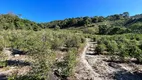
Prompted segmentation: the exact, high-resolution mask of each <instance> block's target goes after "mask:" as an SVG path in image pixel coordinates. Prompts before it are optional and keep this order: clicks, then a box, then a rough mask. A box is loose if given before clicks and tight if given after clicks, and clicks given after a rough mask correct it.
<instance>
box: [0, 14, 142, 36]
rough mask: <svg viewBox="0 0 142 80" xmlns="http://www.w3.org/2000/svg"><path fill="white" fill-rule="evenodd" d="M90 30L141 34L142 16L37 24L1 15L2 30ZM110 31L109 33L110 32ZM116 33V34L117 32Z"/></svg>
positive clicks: (8, 15) (125, 15) (72, 19)
mask: <svg viewBox="0 0 142 80" xmlns="http://www.w3.org/2000/svg"><path fill="white" fill-rule="evenodd" d="M80 27H81V28H86V27H88V28H90V27H93V28H94V29H96V28H97V29H99V31H98V32H96V33H100V34H110V33H111V34H114V31H118V32H117V33H118V34H121V33H124V32H125V33H128V32H138V33H141V32H142V30H141V27H142V14H138V15H135V16H129V13H128V12H124V13H122V14H114V15H109V16H107V17H103V16H94V17H77V18H68V19H65V20H56V21H51V22H48V23H36V22H33V21H30V20H27V19H21V18H20V17H19V16H18V15H14V14H0V29H5V30H7V29H26V30H29V29H33V30H35V31H37V30H41V29H45V28H55V29H67V28H80ZM108 31H109V32H108ZM115 33H116V32H115Z"/></svg>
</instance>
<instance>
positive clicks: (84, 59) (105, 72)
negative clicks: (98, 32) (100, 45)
mask: <svg viewBox="0 0 142 80" xmlns="http://www.w3.org/2000/svg"><path fill="white" fill-rule="evenodd" d="M96 46H97V43H96V42H90V40H89V39H87V42H86V46H85V48H84V50H83V52H82V54H80V57H79V58H78V61H79V63H78V64H77V66H76V68H75V78H76V79H75V80H142V77H141V76H142V74H141V73H135V72H134V71H135V69H136V68H141V69H142V65H138V64H135V63H116V62H108V61H109V60H110V56H107V55H94V54H95V52H94V50H95V47H96ZM92 54H93V55H92ZM107 60H108V61H107Z"/></svg>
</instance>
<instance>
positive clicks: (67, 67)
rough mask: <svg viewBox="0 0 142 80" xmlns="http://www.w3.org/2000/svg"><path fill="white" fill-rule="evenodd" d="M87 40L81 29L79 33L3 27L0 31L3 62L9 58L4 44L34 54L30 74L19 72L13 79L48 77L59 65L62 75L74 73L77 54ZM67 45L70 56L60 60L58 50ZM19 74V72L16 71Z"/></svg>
mask: <svg viewBox="0 0 142 80" xmlns="http://www.w3.org/2000/svg"><path fill="white" fill-rule="evenodd" d="M84 42H85V38H84V36H82V35H81V34H80V33H78V34H76V33H73V32H71V31H67V30H62V31H59V30H58V31H53V30H42V31H37V32H35V31H24V30H19V31H8V30H7V31H1V32H0V43H1V44H0V51H1V53H0V54H1V55H0V57H3V59H2V58H1V60H0V61H1V63H0V66H3V67H4V66H7V65H6V64H5V65H4V63H3V62H4V61H6V58H5V56H3V53H2V50H3V49H4V48H12V49H18V50H20V51H23V52H25V53H26V54H27V55H29V56H30V57H32V59H33V60H34V62H32V64H31V66H32V71H30V72H29V74H27V75H23V77H22V76H15V77H14V79H13V80H16V79H17V80H22V78H25V79H26V76H27V78H28V79H29V78H33V79H34V80H40V79H47V77H48V76H47V75H48V72H50V71H51V70H52V68H53V67H57V68H59V69H60V70H61V72H60V73H59V75H62V76H66V77H68V76H70V75H72V73H73V71H72V70H73V68H74V66H75V63H76V55H77V53H78V52H77V51H78V49H79V48H80V47H81V45H82V44H83V43H84ZM62 49H65V51H66V53H67V54H66V57H65V58H64V61H63V62H56V61H55V60H56V59H55V58H56V54H57V53H56V51H62ZM15 75H16V74H15Z"/></svg>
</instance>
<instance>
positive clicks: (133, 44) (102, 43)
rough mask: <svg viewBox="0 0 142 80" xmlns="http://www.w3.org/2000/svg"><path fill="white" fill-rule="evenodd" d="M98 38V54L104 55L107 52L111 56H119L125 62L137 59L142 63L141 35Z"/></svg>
mask: <svg viewBox="0 0 142 80" xmlns="http://www.w3.org/2000/svg"><path fill="white" fill-rule="evenodd" d="M97 38H98V40H97V41H98V47H97V49H96V50H97V52H99V53H101V54H103V51H107V52H108V54H109V55H117V56H119V57H120V59H121V60H123V61H125V59H126V58H130V59H131V58H136V59H137V61H138V62H139V63H142V62H141V59H142V56H141V54H142V53H141V52H142V48H141V47H140V46H141V42H142V35H141V34H123V35H113V36H97Z"/></svg>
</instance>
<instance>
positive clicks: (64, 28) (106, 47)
mask: <svg viewBox="0 0 142 80" xmlns="http://www.w3.org/2000/svg"><path fill="white" fill-rule="evenodd" d="M20 16H21V15H15V14H11V13H9V14H0V30H1V31H0V43H1V44H0V53H1V54H0V67H6V66H8V65H7V63H6V59H5V55H3V53H2V51H3V49H4V48H10V49H17V50H20V51H22V52H23V53H25V54H26V55H28V56H29V57H30V58H31V59H33V61H32V60H31V61H29V62H31V64H30V66H31V67H32V69H31V71H30V72H29V73H28V74H26V75H17V74H15V75H12V76H10V77H9V80H46V79H48V78H49V75H50V72H53V71H54V70H53V68H55V69H57V70H55V71H54V72H56V75H58V77H60V78H61V79H67V77H69V76H72V75H73V73H74V67H75V65H76V63H77V62H76V58H77V54H78V50H79V48H80V47H81V46H82V44H84V43H85V38H92V40H94V41H96V42H97V43H98V46H97V47H96V49H95V50H96V52H97V53H98V54H106V55H115V56H118V57H119V59H120V60H121V61H128V60H130V59H132V58H135V59H136V61H137V62H139V63H142V34H141V33H142V28H141V27H142V16H141V14H140V15H135V16H129V13H128V12H124V13H122V14H114V15H110V16H107V17H103V16H94V17H77V18H68V19H65V20H57V21H51V22H48V23H36V22H33V21H30V20H27V19H22V18H20ZM59 52H62V53H66V54H65V55H64V57H63V59H61V60H57V59H56V57H57V55H58V54H59Z"/></svg>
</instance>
